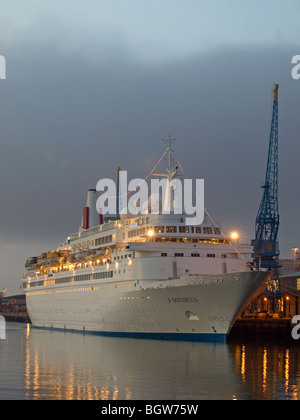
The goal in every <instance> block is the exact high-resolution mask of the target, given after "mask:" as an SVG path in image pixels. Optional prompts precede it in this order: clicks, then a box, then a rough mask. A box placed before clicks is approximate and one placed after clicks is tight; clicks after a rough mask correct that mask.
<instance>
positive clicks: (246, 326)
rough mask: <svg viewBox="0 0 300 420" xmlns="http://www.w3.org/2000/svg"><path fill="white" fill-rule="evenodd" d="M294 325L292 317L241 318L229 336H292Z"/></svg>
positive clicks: (268, 337) (278, 337)
mask: <svg viewBox="0 0 300 420" xmlns="http://www.w3.org/2000/svg"><path fill="white" fill-rule="evenodd" d="M294 326H295V325H294V324H292V319H291V318H282V319H273V318H267V319H260V318H248V319H247V318H239V319H237V320H236V321H235V323H234V325H233V327H232V329H231V331H230V335H229V338H234V339H236V338H257V339H259V338H262V337H265V338H267V339H270V338H275V339H280V338H283V339H286V338H292V336H291V333H292V329H293V328H294Z"/></svg>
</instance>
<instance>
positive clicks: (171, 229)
mask: <svg viewBox="0 0 300 420" xmlns="http://www.w3.org/2000/svg"><path fill="white" fill-rule="evenodd" d="M166 232H167V233H176V232H177V226H167V227H166Z"/></svg>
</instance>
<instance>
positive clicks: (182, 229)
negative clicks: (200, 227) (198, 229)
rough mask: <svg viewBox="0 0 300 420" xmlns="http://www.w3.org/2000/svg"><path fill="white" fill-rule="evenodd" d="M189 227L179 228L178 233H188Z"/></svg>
mask: <svg viewBox="0 0 300 420" xmlns="http://www.w3.org/2000/svg"><path fill="white" fill-rule="evenodd" d="M189 230H190V229H189V226H179V233H189Z"/></svg>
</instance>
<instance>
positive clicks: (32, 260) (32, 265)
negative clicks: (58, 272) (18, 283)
mask: <svg viewBox="0 0 300 420" xmlns="http://www.w3.org/2000/svg"><path fill="white" fill-rule="evenodd" d="M36 266H37V257H29V258H27V260H26V263H25V268H26V270H28V271H32V270H35V269H36Z"/></svg>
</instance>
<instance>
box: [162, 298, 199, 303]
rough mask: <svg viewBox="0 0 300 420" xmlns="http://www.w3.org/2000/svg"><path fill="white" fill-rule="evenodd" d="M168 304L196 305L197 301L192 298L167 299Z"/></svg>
mask: <svg viewBox="0 0 300 420" xmlns="http://www.w3.org/2000/svg"><path fill="white" fill-rule="evenodd" d="M168 301H169V302H170V303H198V302H199V301H198V299H196V298H194V297H184V298H173V297H172V298H169V299H168Z"/></svg>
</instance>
